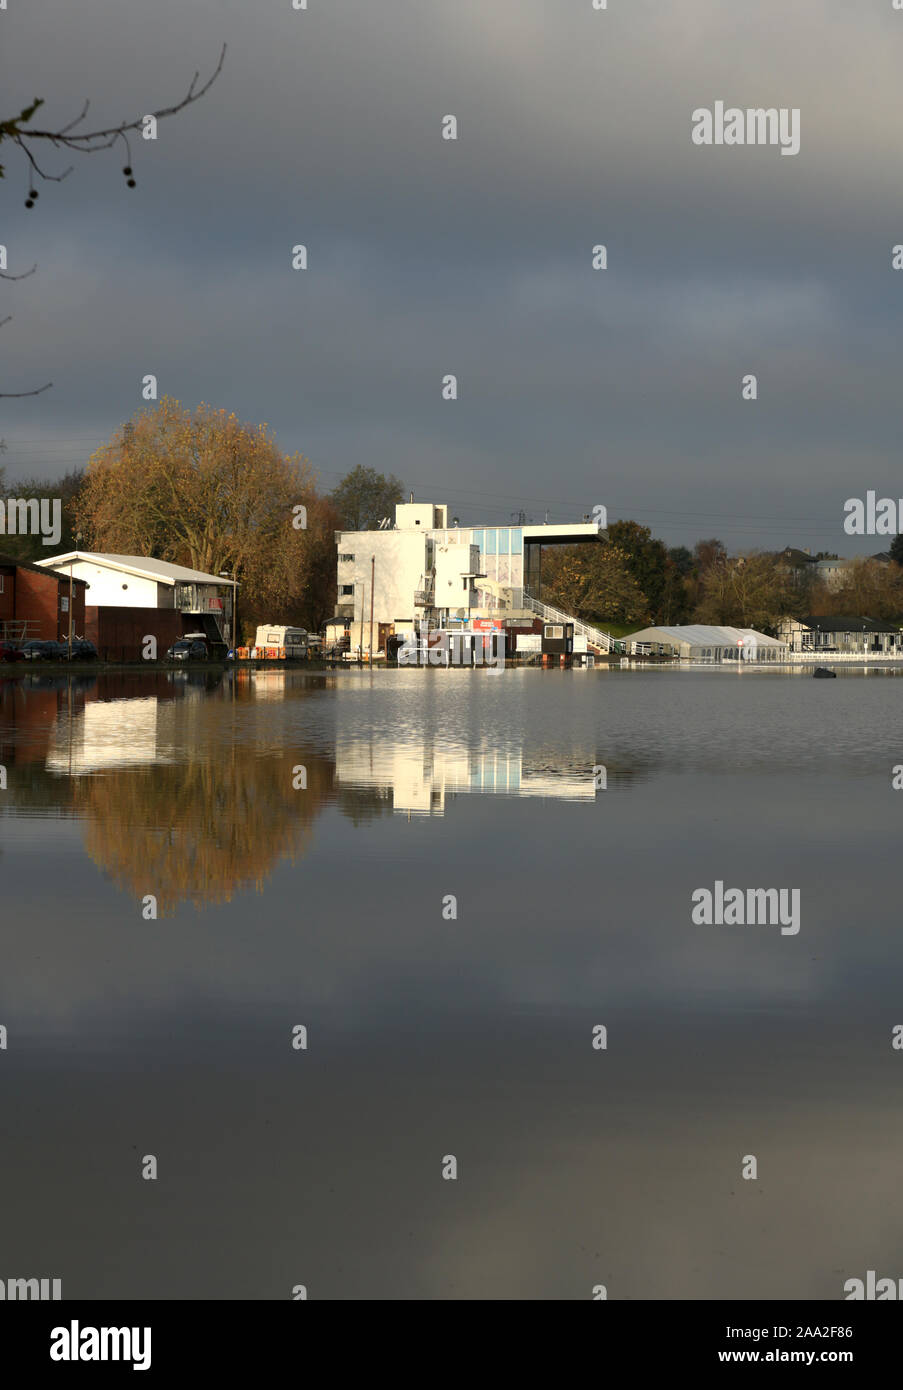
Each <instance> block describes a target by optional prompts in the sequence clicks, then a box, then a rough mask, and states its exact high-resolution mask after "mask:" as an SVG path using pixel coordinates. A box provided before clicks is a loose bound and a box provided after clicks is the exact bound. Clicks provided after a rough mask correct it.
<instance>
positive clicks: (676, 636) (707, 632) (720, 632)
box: [629, 623, 787, 647]
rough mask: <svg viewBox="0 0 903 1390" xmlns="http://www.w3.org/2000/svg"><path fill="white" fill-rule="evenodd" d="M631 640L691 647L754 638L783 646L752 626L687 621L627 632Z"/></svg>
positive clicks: (733, 643)
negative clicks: (721, 625)
mask: <svg viewBox="0 0 903 1390" xmlns="http://www.w3.org/2000/svg"><path fill="white" fill-rule="evenodd" d="M629 636H630V640H631V641H632V642H637V641H639V642H646V641H650V642H673V643H681V642H685V643H688V644H689V645H690V646H691V647H736V646H738V645H739V643H740V642H744V643H745V642H748V641H750V640H751V639H754V640H755V641H756V642H757V643H758V644H759V645H760V646H773V647H785V646H786V645H787V644H786V642H781V641H780V640H779V639H778V638H777V637H768V636H767V635H766V634H765V633H764V632H757V631H756V630H755V628H752V627H713V626H709V625H708V624H706V623H687V624H686V625H685V626H683V627H664V626H658V625H654V626H652V627H644V628H643V629H642V630H641V631H640V632H631V633H630V634H629Z"/></svg>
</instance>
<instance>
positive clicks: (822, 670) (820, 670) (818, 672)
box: [812, 666, 837, 681]
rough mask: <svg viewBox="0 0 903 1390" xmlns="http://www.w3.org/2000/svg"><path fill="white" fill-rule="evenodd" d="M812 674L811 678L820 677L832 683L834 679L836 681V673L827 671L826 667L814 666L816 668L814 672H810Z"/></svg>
mask: <svg viewBox="0 0 903 1390" xmlns="http://www.w3.org/2000/svg"><path fill="white" fill-rule="evenodd" d="M812 674H813V676H815V677H820V678H821V679H822V680H832V681H833V680H836V679H837V672H836V671H829V670H828V668H827V666H816V668H815V670H814V671H813V672H812Z"/></svg>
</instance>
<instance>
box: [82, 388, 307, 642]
mask: <svg viewBox="0 0 903 1390" xmlns="http://www.w3.org/2000/svg"><path fill="white" fill-rule="evenodd" d="M77 518H78V524H79V526H80V528H81V530H82V531H83V533H84V536H85V542H84V546H85V548H86V549H89V548H90V549H94V550H101V551H111V552H113V553H116V554H131V555H146V556H153V557H156V558H157V559H160V560H170V561H172V562H174V563H175V564H182V565H187V566H189V567H190V568H192V569H198V570H203V571H204V572H205V573H207V574H219V573H220V572H221V571H224V570H225V571H227V572H228V573H230V574H232V575H234V576H236V577H237V578H238V580H239V582H240V584H241V590H240V599H239V616H240V618H243V619H244V622H245V624H247V623H249V622H250V621H252V620H254V619H256V620H259V621H261V622H267V621H271V622H272V621H275V620H276V617H277V615H281V616H282V617H283V619H284V620H285V621H288V622H293V621H295V615H296V614H299V613H301V612H305V611H306V612H314V611H316V612H317V613H319V612H320V611H321V609H322V601H320V602H318V601H317V599H315V597H314V593H313V588H315V583H314V576H315V575H316V574H320V576H321V582H322V579H323V577H324V576H323V561H322V550H323V546H324V545H325V540H324V535H323V533H324V532H325V533H326V534H328V537H329V543H330V544H332V529H333V525H334V515H333V513H332V510H331V509H330V508H324V507H323V506H322V499H320V498H319V496H318V494H317V491H316V486H315V478H314V474H313V472H312V470H311V468H310V465H309V464H308V462H307V460H306V459H304V458H302V457H301V456H300V455H298V454H293V455H291V456H286V455H284V454H283V453H282V452H281V450H280V449H279V447H278V446H277V444H276V442H275V440H274V438H273V436H272V434H271V433H270V431H269V429H268V427H267V426H266V425H265V424H264V425H247V424H243V423H242V422H241V421H240V420H239V419H238V417H237V415H235V414H227V413H226V412H225V411H224V410H215V409H213V408H212V407H211V406H207V405H200V406H199V407H198V408H197V409H196V410H194V411H190V410H187V409H185V408H184V407H183V406H182V405H180V404H179V402H178V401H176V400H172V399H171V398H169V397H165V398H164V399H163V400H162V401H160V402H159V404H158V405H157V406H156V407H154V408H152V409H148V410H146V411H144V412H142V413H141V414H140V415H138V416H137V417H136V418H135V419H134V420H133V421H130V422H129V423H128V425H126V426H123V428H122V429H120V430H118V431H117V432H116V434H115V435H114V436H113V438H112V439H111V440H110V441H109V442H108V443H107V444H105V445H103V446H102V448H100V449H98V450H97V452H96V453H95V454H93V455H92V456H91V458H90V460H89V462H88V468H87V476H86V479H85V484H84V488H83V489H82V492H81V494H80V496H79V500H78V505H77ZM333 553H334V552H333ZM333 582H334V566H333ZM312 586H313V587H312ZM323 601H325V602H328V603H329V606H330V607H331V600H328V599H327V600H323Z"/></svg>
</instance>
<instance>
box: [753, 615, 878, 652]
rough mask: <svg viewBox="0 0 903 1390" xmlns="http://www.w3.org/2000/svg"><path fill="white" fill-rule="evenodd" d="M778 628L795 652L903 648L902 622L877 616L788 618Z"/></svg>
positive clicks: (872, 650) (867, 650)
mask: <svg viewBox="0 0 903 1390" xmlns="http://www.w3.org/2000/svg"><path fill="white" fill-rule="evenodd" d="M778 631H779V633H780V635H781V637H782V638H783V640H784V641H785V642H786V643H787V644H788V645H789V647H790V650H791V651H794V652H806V651H812V652H819V651H826V652H831V651H834V652H863V653H865V652H895V651H900V650H901V649H903V634H901V632H900V628H899V625H898V624H895V623H892V622H889V621H879V620H877V619H875V618H863V617H849V618H842V617H834V616H828V617H823V618H816V617H809V618H784V619H783V621H782V622H781V624H780V626H779V628H778Z"/></svg>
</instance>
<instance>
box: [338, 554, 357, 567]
mask: <svg viewBox="0 0 903 1390" xmlns="http://www.w3.org/2000/svg"><path fill="white" fill-rule="evenodd" d="M339 562H340V563H342V562H344V563H345V564H349V565H353V564H354V556H353V555H340V556H339Z"/></svg>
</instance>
